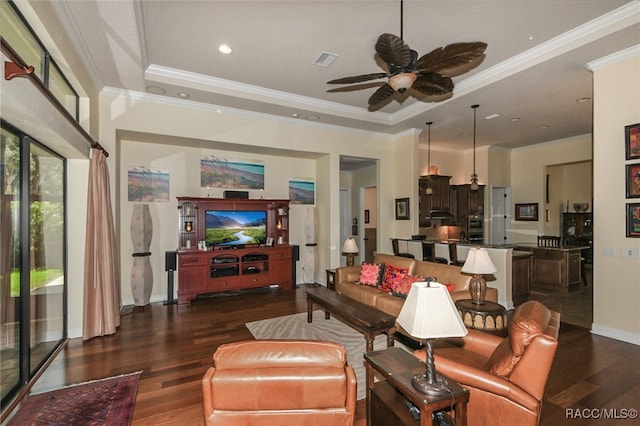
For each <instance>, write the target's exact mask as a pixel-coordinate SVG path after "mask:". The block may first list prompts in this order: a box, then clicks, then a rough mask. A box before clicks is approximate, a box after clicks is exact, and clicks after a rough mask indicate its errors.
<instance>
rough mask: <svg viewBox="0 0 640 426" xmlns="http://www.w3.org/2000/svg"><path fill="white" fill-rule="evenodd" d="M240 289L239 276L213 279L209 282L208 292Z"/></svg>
mask: <svg viewBox="0 0 640 426" xmlns="http://www.w3.org/2000/svg"><path fill="white" fill-rule="evenodd" d="M239 288H241V286H240V276H239V275H235V276H231V277H223V278H215V279H211V280H209V289H208V290H209V291H211V292H216V291H226V290H235V289H239Z"/></svg>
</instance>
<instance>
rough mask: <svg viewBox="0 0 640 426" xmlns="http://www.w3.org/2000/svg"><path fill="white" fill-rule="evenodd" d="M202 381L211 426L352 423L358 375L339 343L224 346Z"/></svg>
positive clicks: (274, 342)
mask: <svg viewBox="0 0 640 426" xmlns="http://www.w3.org/2000/svg"><path fill="white" fill-rule="evenodd" d="M213 362H214V367H210V368H209V370H208V371H207V372H206V374H205V375H204V377H203V379H202V393H203V396H204V417H205V420H206V423H207V425H234V426H235V425H259V426H268V425H283V424H290V425H302V424H304V425H317V426H325V425H332V426H334V425H335V426H339V425H344V426H347V425H353V424H354V422H355V409H356V385H357V382H356V376H355V372H354V370H353V367H351V366H349V365H347V352H346V350H345V348H344V347H343V346H342V345H340V344H338V343H334V342H324V341H316V340H313V341H310V340H306V341H296V340H252V341H244V342H237V343H230V344H225V345H221V346H220V347H218V349H217V350H216V352H215V353H214V354H213Z"/></svg>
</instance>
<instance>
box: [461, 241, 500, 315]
mask: <svg viewBox="0 0 640 426" xmlns="http://www.w3.org/2000/svg"><path fill="white" fill-rule="evenodd" d="M497 271H498V270H497V269H496V267H495V266H493V263H492V262H491V258H490V257H489V252H488V251H487V249H486V248H480V247H477V248H472V249H471V250H469V254H468V255H467V259H466V260H465V262H464V265H463V266H462V272H466V273H468V274H473V277H472V278H471V281H469V293H470V294H471V300H473V302H474V303H475V304H477V305H483V304H484V296H485V294H486V293H487V283H486V282H485V280H484V277H483V276H482V274H493V273H494V272H497Z"/></svg>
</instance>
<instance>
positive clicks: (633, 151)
mask: <svg viewBox="0 0 640 426" xmlns="http://www.w3.org/2000/svg"><path fill="white" fill-rule="evenodd" d="M624 142H625V154H626V159H627V160H637V159H640V123H636V124H630V125H628V126H625V127H624Z"/></svg>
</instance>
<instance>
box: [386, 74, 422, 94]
mask: <svg viewBox="0 0 640 426" xmlns="http://www.w3.org/2000/svg"><path fill="white" fill-rule="evenodd" d="M417 77H418V76H417V75H416V74H414V73H412V72H403V73H400V74H396V75H392V76H391V77H389V86H391V87H392V88H393V90H395V91H396V92H398V93H404V92H406V91H407V89H410V88H411V86H413V82H414V81H416V78H417Z"/></svg>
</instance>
